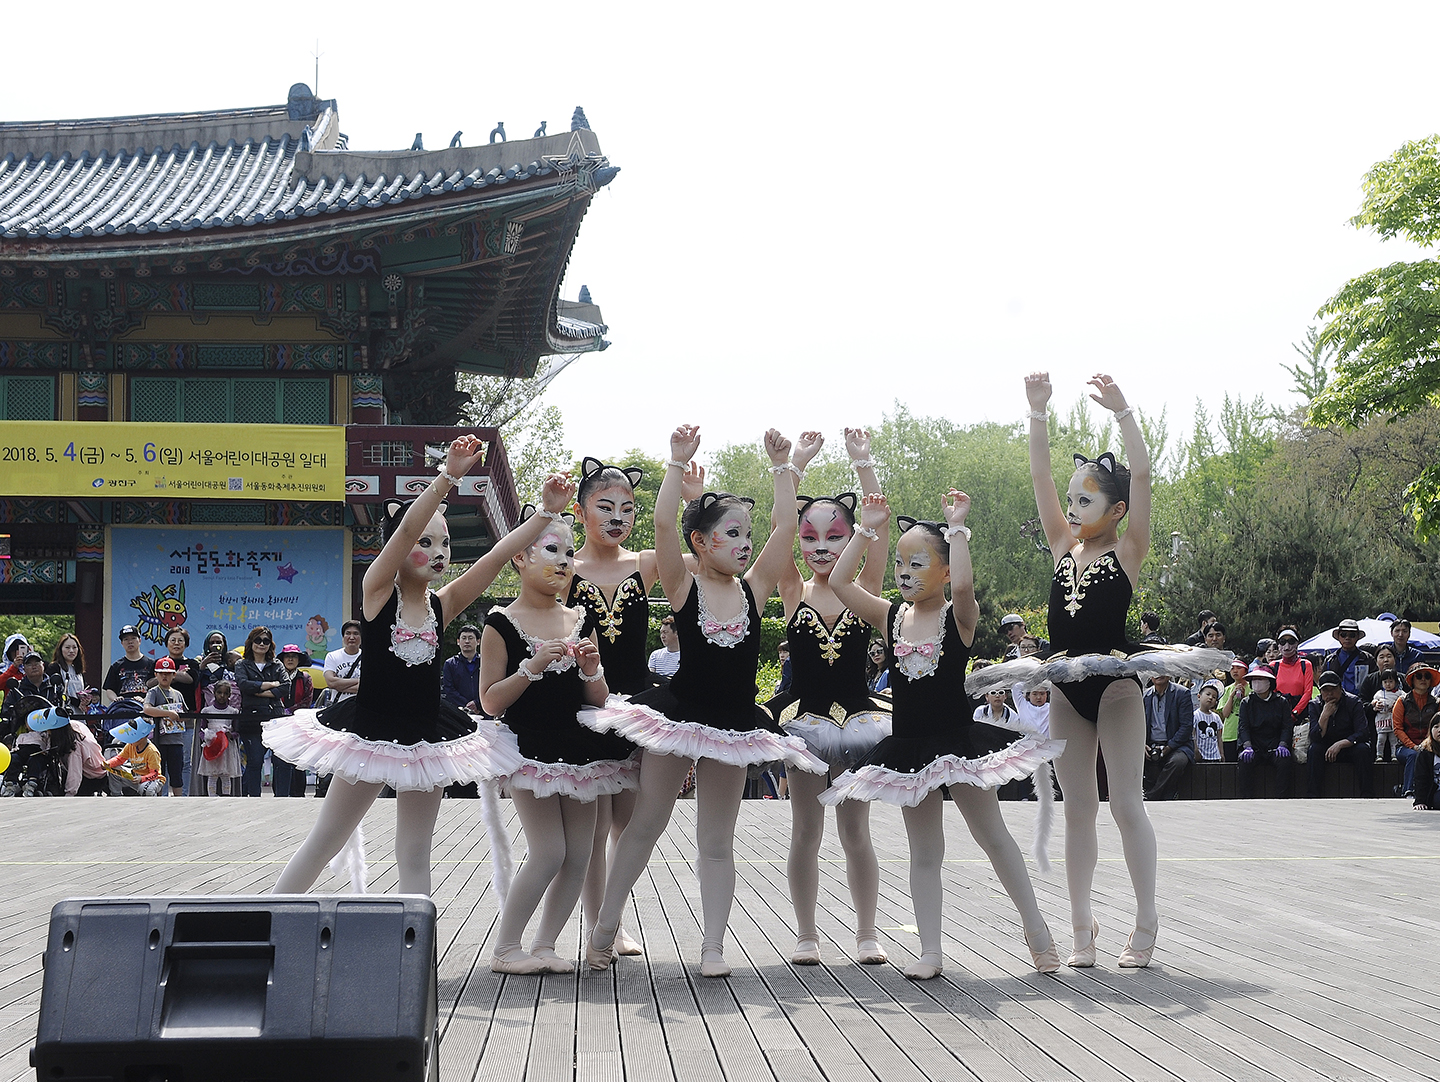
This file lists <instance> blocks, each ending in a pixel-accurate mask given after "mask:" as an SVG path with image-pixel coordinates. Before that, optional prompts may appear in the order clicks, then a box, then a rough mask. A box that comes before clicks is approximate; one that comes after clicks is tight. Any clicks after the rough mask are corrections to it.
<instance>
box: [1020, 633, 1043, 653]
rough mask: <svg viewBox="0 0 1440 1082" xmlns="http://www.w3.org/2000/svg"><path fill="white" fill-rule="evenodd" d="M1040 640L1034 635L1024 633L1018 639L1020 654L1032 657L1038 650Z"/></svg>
mask: <svg viewBox="0 0 1440 1082" xmlns="http://www.w3.org/2000/svg"><path fill="white" fill-rule="evenodd" d="M1040 642H1041V640H1040V639H1039V638H1038V637H1036V636H1034V635H1026V636H1025V637H1024V638H1023V639H1021V640H1020V656H1021V657H1032V656H1033V655H1035V654H1038V653H1039V652H1040Z"/></svg>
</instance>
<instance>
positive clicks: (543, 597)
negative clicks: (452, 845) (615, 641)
mask: <svg viewBox="0 0 1440 1082" xmlns="http://www.w3.org/2000/svg"><path fill="white" fill-rule="evenodd" d="M527 510H532V509H529V508H527ZM522 521H524V517H523V515H522ZM574 557H575V540H574V536H573V535H572V533H571V531H570V525H569V523H567V522H565V521H563V520H562V521H559V522H552V523H550V524H549V525H547V526H546V527H545V529H544V532H542V533H541V535H540V537H539V538H538V539H536V541H535V542H534V544H532V545H531V546H530V547H529V548H527V549H526V550H525V551H524V552H523V553H522V554H521V555H519V556H517V557H515V560H514V561H513V562H514V564H515V568H516V570H517V571H518V572H519V574H520V596H519V597H518V598H516V599H515V601H513V602H512V603H511V604H509V605H507V606H506V607H505V608H503V609H495V610H493V611H492V612H491V613H490V615H489V616H488V617H487V618H486V620H485V634H484V637H483V638H482V639H481V640H480V705H481V706H482V707H484V709H485V712H486V713H488V714H492V715H503V717H502V720H503V721H504V723H505V725H506V727H507V728H508V729H509V730H510V731H511V732H513V733H514V735H515V737H516V739H517V742H518V745H519V750H520V754H521V755H522V756H523V757H524V761H523V762H522V763H521V765H520V767H519V769H517V770H515V771H513V772H512V773H511V774H510V776H509V785H510V793H511V797H512V799H513V801H514V804H515V811H516V813H517V814H518V815H519V816H520V823H521V826H523V827H524V829H525V843H526V847H527V849H528V854H527V856H526V858H525V863H524V865H523V866H522V867H521V869H520V872H519V874H517V875H516V876H515V881H514V883H513V884H512V885H511V887H510V890H509V893H508V894H506V896H505V906H504V909H503V911H502V912H501V915H500V927H499V929H498V930H497V931H496V934H495V956H494V957H493V958H492V959H491V962H490V968H491V969H492V970H494V971H495V972H497V973H544V972H550V973H569V972H572V971H573V970H574V969H575V966H574V964H573V963H572V962H569V961H568V960H566V959H564V958H561V957H560V956H559V955H558V954H556V953H555V937H554V936H553V935H550V934H547V931H546V929H549V928H559V927H563V926H564V924H565V922H566V921H568V920H569V919H570V914H571V913H572V912H574V910H575V903H576V902H577V901H578V900H579V898H580V888H581V886H582V885H583V884H584V882H585V868H586V865H588V864H589V863H590V850H591V848H592V847H593V845H594V841H595V804H596V800H597V798H598V797H602V796H611V795H613V794H615V793H618V792H622V791H624V790H626V789H634V788H635V787H636V786H637V785H638V784H639V773H640V764H639V760H638V758H632V756H631V752H632V751H633V748H632V746H631V745H630V744H628V743H627V742H626V741H624V740H621V739H619V738H618V737H614V736H604V735H601V734H600V733H596V732H592V731H591V730H589V729H586V728H583V727H582V726H581V725H580V723H579V722H578V721H577V720H576V714H577V713H578V712H579V710H580V708H581V707H582V706H584V705H589V706H600V705H602V704H603V703H604V702H605V698H606V695H607V693H608V690H609V689H608V688H607V687H606V676H607V674H606V672H605V669H604V668H603V667H602V665H601V664H600V650H599V648H598V647H597V646H596V643H595V632H594V631H591V630H587V625H588V623H589V619H588V615H587V613H586V611H585V610H584V609H581V608H578V607H577V608H567V607H566V606H565V605H563V604H562V603H561V602H560V600H559V595H561V594H564V593H567V592H568V590H569V586H570V578H571V575H572V574H573V565H572V563H571V561H572V560H573V559H574ZM547 891H548V897H546V899H545V916H544V917H543V918H542V920H541V929H540V931H539V932H537V936H536V939H537V941H536V943H535V944H534V945H533V946H532V947H531V950H530V951H529V952H526V951H525V950H524V949H522V948H521V946H520V940H521V937H522V935H523V934H524V932H525V925H526V924H527V923H528V922H529V920H530V917H531V915H532V914H533V913H534V912H535V908H536V906H537V905H539V903H540V898H541V896H542V895H544V894H546V892H547Z"/></svg>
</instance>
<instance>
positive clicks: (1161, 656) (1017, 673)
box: [965, 646, 1232, 699]
mask: <svg viewBox="0 0 1440 1082" xmlns="http://www.w3.org/2000/svg"><path fill="white" fill-rule="evenodd" d="M1231 660H1232V658H1231V655H1230V654H1227V653H1226V652H1225V651H1223V650H1211V649H1210V648H1209V647H1204V646H1153V647H1146V648H1145V649H1143V650H1137V651H1136V652H1135V653H1133V654H1130V653H1125V652H1124V651H1122V650H1116V651H1113V652H1112V653H1109V654H1078V655H1076V656H1074V657H1071V656H1069V655H1067V654H1056V655H1054V656H1053V657H1049V658H1042V657H1040V656H1039V655H1036V654H1032V655H1031V656H1030V657H1022V658H1016V659H1015V660H1014V661H1007V662H1005V663H1004V664H1001V665H987V666H986V667H985V668H983V669H979V670H977V671H975V672H972V673H971V674H970V675H969V676H967V677H966V678H965V690H966V691H967V692H969V693H970V694H971V695H973V696H974V697H975V698H977V699H978V698H980V697H981V696H983V695H984V694H985V693H986V692H988V691H999V690H1001V689H1002V688H1010V687H1011V686H1012V685H1014V684H1022V685H1024V687H1025V689H1026V690H1027V691H1028V690H1029V689H1031V688H1035V687H1038V686H1039V685H1040V684H1043V683H1044V682H1045V681H1046V680H1049V681H1050V682H1051V683H1053V684H1072V683H1078V682H1080V681H1081V680H1085V679H1086V678H1088V677H1091V676H1120V677H1124V676H1138V677H1139V678H1140V679H1141V680H1142V681H1144V680H1148V679H1149V678H1150V677H1152V676H1169V677H1171V678H1172V679H1176V680H1195V679H1198V678H1200V677H1202V676H1209V675H1210V674H1211V673H1212V672H1214V671H1215V670H1216V669H1224V668H1228V667H1229V665H1230V662H1231Z"/></svg>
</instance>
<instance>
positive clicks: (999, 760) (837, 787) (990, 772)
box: [820, 736, 1065, 808]
mask: <svg viewBox="0 0 1440 1082" xmlns="http://www.w3.org/2000/svg"><path fill="white" fill-rule="evenodd" d="M1064 750H1065V741H1063V740H1036V739H1035V738H1034V737H1032V736H1024V737H1021V738H1020V739H1019V740H1017V741H1015V743H1013V744H1010V745H1007V746H1006V747H1004V748H1001V749H1000V750H999V751H996V752H992V753H991V754H989V755H983V756H981V757H980V758H978V759H962V758H960V757H959V756H958V755H942V756H941V757H940V758H938V759H936V760H935V761H934V762H932V763H931V764H930V765H929V766H927V767H925V768H923V769H921V770H917V771H916V772H915V773H913V774H908V773H905V772H903V771H899V770H889V769H887V768H885V767H883V766H876V765H873V764H872V765H870V766H862V767H861V768H860V769H859V770H853V771H850V770H847V771H846V772H845V773H844V774H841V775H840V776H839V777H838V778H836V779H835V784H834V785H832V786H830V788H828V789H826V790H825V791H824V792H823V793H821V794H820V803H822V804H832V805H833V804H839V803H840V802H841V801H842V800H878V801H881V802H882V803H885V804H898V805H900V806H902V807H906V808H913V807H915V806H916V805H917V804H919V803H920V802H921V801H922V800H924V799H925V798H926V797H927V796H929V795H930V794H931V793H932V792H934V791H935V790H936V789H938V788H940V786H942V785H973V786H975V787H976V788H978V789H994V788H996V787H997V786H1000V785H1004V784H1005V783H1006V782H1007V781H1014V780H1015V779H1017V778H1028V777H1029V776H1030V775H1032V774H1034V773H1035V771H1036V770H1038V769H1039V768H1040V764H1041V763H1043V762H1046V761H1048V760H1050V759H1054V758H1055V757H1056V756H1057V755H1059V754H1060V753H1061V752H1062V751H1064Z"/></svg>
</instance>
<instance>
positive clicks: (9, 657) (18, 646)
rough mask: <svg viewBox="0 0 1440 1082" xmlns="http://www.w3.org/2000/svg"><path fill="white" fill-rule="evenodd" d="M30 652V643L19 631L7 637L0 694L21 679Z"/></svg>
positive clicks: (1, 667) (1, 670)
mask: <svg viewBox="0 0 1440 1082" xmlns="http://www.w3.org/2000/svg"><path fill="white" fill-rule="evenodd" d="M28 653H30V643H29V642H28V641H27V640H26V638H25V636H24V635H22V634H20V633H19V632H18V631H17V632H16V633H15V634H13V635H10V636H9V637H7V638H6V639H5V653H4V660H3V661H0V696H4V694H5V693H6V692H7V691H8V690H9V689H10V685H11V684H12V683H14V682H15V681H16V680H19V679H20V677H21V676H22V675H23V674H22V671H21V670H22V669H23V667H24V665H23V662H24V659H25V655H26V654H28Z"/></svg>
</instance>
